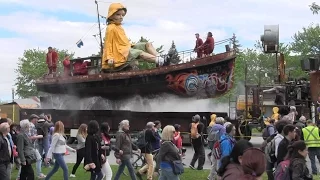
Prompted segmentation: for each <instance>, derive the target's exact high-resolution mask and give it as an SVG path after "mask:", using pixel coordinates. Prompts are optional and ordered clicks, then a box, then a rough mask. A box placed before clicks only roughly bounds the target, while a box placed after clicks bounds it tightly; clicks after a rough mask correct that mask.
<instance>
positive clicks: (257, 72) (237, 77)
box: [217, 41, 307, 103]
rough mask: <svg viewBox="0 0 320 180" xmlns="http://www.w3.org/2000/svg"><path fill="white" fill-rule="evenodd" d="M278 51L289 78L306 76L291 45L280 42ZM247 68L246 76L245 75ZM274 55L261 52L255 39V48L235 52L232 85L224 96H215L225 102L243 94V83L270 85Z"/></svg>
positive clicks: (273, 68) (274, 64)
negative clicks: (282, 55) (282, 58)
mask: <svg viewBox="0 0 320 180" xmlns="http://www.w3.org/2000/svg"><path fill="white" fill-rule="evenodd" d="M280 52H282V53H283V54H284V59H285V62H286V67H285V70H286V71H285V72H286V74H287V76H288V75H289V74H290V77H291V78H300V77H306V76H307V74H306V73H305V72H304V71H302V69H301V63H300V58H299V57H298V56H292V51H291V46H290V45H289V44H280ZM246 68H247V77H245V75H246ZM276 69H277V66H276V55H275V54H265V53H263V52H262V47H261V42H260V41H257V42H256V44H255V48H252V49H245V50H242V51H239V52H237V58H236V62H235V70H234V86H233V88H232V89H231V90H230V91H229V92H228V93H226V94H225V95H224V96H221V97H219V98H217V100H218V101H219V102H222V103H226V102H228V100H229V97H230V98H232V99H235V98H236V97H237V95H240V94H244V93H245V92H244V85H245V82H246V84H256V85H258V84H260V85H272V84H274V83H276V81H277V71H276Z"/></svg>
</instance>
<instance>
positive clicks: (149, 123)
mask: <svg viewBox="0 0 320 180" xmlns="http://www.w3.org/2000/svg"><path fill="white" fill-rule="evenodd" d="M154 125H155V124H154V122H148V123H147V126H154Z"/></svg>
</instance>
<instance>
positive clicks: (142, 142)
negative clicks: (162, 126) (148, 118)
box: [137, 130, 148, 149]
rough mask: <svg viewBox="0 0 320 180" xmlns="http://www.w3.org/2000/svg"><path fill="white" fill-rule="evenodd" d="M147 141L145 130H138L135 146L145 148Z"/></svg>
mask: <svg viewBox="0 0 320 180" xmlns="http://www.w3.org/2000/svg"><path fill="white" fill-rule="evenodd" d="M147 144H148V142H147V141H146V130H143V131H140V132H139V134H138V140H137V146H138V148H139V149H142V148H145V147H146V146H147Z"/></svg>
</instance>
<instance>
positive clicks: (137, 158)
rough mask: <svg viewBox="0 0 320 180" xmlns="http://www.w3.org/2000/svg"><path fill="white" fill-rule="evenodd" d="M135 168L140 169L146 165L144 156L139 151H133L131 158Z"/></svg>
mask: <svg viewBox="0 0 320 180" xmlns="http://www.w3.org/2000/svg"><path fill="white" fill-rule="evenodd" d="M131 164H132V166H133V168H135V169H138V168H140V167H142V166H143V165H144V157H143V156H142V155H140V154H138V153H133V154H132V158H131Z"/></svg>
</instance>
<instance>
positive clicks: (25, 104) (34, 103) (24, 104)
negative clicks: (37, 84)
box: [4, 97, 41, 109]
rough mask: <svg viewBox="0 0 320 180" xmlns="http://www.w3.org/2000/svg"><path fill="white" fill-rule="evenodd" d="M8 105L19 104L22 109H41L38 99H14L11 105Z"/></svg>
mask: <svg viewBox="0 0 320 180" xmlns="http://www.w3.org/2000/svg"><path fill="white" fill-rule="evenodd" d="M7 104H17V105H18V106H19V107H20V108H22V109H40V107H41V106H40V100H39V98H37V97H30V98H26V99H14V100H13V102H11V103H6V104H4V105H7Z"/></svg>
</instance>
